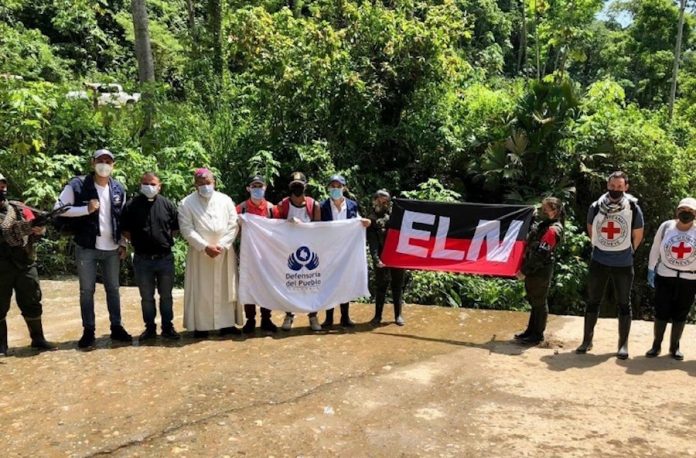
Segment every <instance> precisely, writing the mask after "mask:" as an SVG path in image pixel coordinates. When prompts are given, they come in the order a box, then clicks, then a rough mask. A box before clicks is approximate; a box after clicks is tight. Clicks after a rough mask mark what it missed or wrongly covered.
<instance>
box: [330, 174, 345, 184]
mask: <svg viewBox="0 0 696 458" xmlns="http://www.w3.org/2000/svg"><path fill="white" fill-rule="evenodd" d="M334 181H335V182H337V183H341V186H345V185H346V179H345V178H343V177H342V176H341V175H331V178H329V184H331V183H333V182H334Z"/></svg>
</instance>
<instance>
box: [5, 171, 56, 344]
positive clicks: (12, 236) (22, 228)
mask: <svg viewBox="0 0 696 458" xmlns="http://www.w3.org/2000/svg"><path fill="white" fill-rule="evenodd" d="M35 218H36V216H35V215H34V213H33V212H32V211H31V210H30V209H28V208H27V207H25V206H23V205H22V204H21V203H20V202H15V201H8V200H7V179H6V178H5V177H4V176H3V175H2V174H0V356H6V355H7V350H8V346H7V321H6V317H7V312H8V311H9V309H10V301H11V299H12V292H13V291H14V293H15V297H16V300H17V305H18V306H19V309H20V310H21V312H22V316H24V320H25V321H26V323H27V327H28V328H29V334H30V336H31V346H32V347H33V348H37V349H39V350H55V348H56V347H55V346H54V345H53V344H51V343H49V342H47V341H46V339H45V338H44V334H43V327H42V325H41V312H42V307H41V287H40V286H39V274H38V272H37V270H36V252H35V250H34V244H35V243H36V241H37V240H38V239H39V238H40V237H41V235H43V233H44V232H46V228H45V227H43V225H42V226H39V225H37V224H36V222H37V221H34V222H33V223H32V221H33V220H35ZM42 224H43V223H42Z"/></svg>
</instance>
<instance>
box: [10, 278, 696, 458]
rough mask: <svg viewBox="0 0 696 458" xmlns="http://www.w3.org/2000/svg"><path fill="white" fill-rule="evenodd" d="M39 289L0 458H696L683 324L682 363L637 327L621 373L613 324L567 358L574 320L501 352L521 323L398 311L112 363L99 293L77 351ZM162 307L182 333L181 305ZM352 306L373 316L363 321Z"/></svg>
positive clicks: (124, 352)
mask: <svg viewBox="0 0 696 458" xmlns="http://www.w3.org/2000/svg"><path fill="white" fill-rule="evenodd" d="M43 288H44V296H45V302H44V303H45V312H44V317H45V328H46V333H47V337H49V338H50V339H51V340H53V341H56V342H60V349H59V351H56V352H49V353H42V354H38V355H37V354H35V353H34V352H33V351H32V350H31V349H29V348H28V347H27V345H28V343H29V340H28V336H27V332H26V328H25V326H24V324H23V322H22V320H21V317H20V316H18V313H17V309H16V306H14V305H13V308H12V311H11V315H10V318H9V320H8V324H9V328H10V346H11V347H13V348H12V354H11V356H9V357H7V358H0V381H1V382H0V383H1V385H0V386H2V391H1V392H0V430H2V431H3V434H1V435H0V450H2V455H3V456H79V457H82V456H95V455H106V454H108V455H114V456H148V457H150V456H179V457H185V456H188V457H193V456H237V455H245V456H274V457H285V456H289V457H295V456H335V455H338V456H346V457H348V456H350V457H354V456H443V457H447V456H453V457H454V456H476V457H479V456H491V457H493V456H495V457H500V456H540V455H542V454H543V455H544V456H600V455H601V456H622V457H623V456H659V457H665V456H694V455H696V442H694V440H693V437H694V432H695V431H696V426H695V425H696V400H695V398H696V396H694V394H693V393H694V381H695V379H694V378H693V377H694V376H695V375H696V345H695V344H694V343H693V337H694V333H695V329H694V328H693V327H691V326H688V327H687V329H686V331H685V335H684V339H683V344H682V348H683V351H684V353H685V355H686V360H685V361H683V362H677V361H673V360H672V359H670V358H669V357H660V358H657V359H653V360H650V359H646V358H645V357H643V356H642V355H643V354H644V352H645V351H646V350H647V349H648V348H649V346H650V342H651V338H652V337H651V336H652V327H651V326H652V323H645V322H634V327H633V330H632V333H631V345H630V349H631V359H629V360H628V361H618V360H616V359H615V358H614V357H613V352H614V351H615V347H616V339H617V331H616V327H617V323H616V320H600V322H599V324H598V326H597V332H596V340H595V350H594V351H593V354H588V355H584V356H583V355H575V354H574V353H572V351H571V350H572V349H573V348H575V346H577V344H579V340H580V337H581V332H582V320H581V319H580V318H575V317H552V318H551V320H550V323H549V331H550V332H549V336H550V342H549V344H547V345H546V346H545V347H541V348H540V347H535V348H526V347H521V346H518V345H516V344H515V343H513V342H511V341H510V338H511V336H512V334H513V333H514V332H515V331H518V330H520V329H521V328H522V327H523V324H524V323H526V318H527V317H526V315H525V314H521V313H511V312H486V311H475V310H456V309H445V308H434V307H422V306H407V307H406V312H405V317H406V320H407V325H406V326H405V327H403V328H400V327H397V326H395V325H393V324H389V325H385V326H383V327H380V328H377V329H372V328H370V327H369V326H366V325H359V326H358V327H357V328H355V330H354V331H351V332H344V331H342V330H341V329H340V328H337V329H336V330H334V331H332V332H328V333H319V334H313V333H311V332H310V331H309V329H308V327H307V322H306V318H305V317H297V319H296V328H295V329H293V330H292V331H291V332H290V333H279V334H277V335H273V336H266V335H264V334H261V333H257V334H256V335H255V336H253V337H247V338H233V339H227V340H223V339H219V338H217V337H216V338H213V339H211V340H194V339H192V338H190V337H188V336H187V337H186V338H185V339H183V340H182V341H181V342H180V343H176V344H173V345H172V344H166V343H165V342H162V341H160V340H158V341H157V342H156V343H154V344H152V345H147V346H138V345H133V346H125V347H124V346H120V347H119V346H113V348H112V346H111V344H110V342H109V339H108V336H107V334H108V320H107V313H106V306H105V305H104V296H103V292H100V293H99V294H98V299H97V301H98V304H99V305H98V307H97V317H98V327H97V335H100V334H104V336H103V337H101V338H100V339H99V343H98V348H97V349H96V350H94V351H91V352H80V351H77V350H76V348H75V347H76V340H77V339H78V338H79V337H80V333H81V325H80V314H79V307H78V305H77V285H76V283H75V282H73V281H67V282H51V281H45V282H43ZM122 291H123V293H122V296H123V309H124V312H123V315H124V324H125V325H126V328H127V329H128V330H129V331H131V332H132V333H133V334H138V333H139V332H140V331H141V330H142V319H141V317H140V309H139V298H138V294H137V290H135V289H133V288H124V289H123V290H122ZM175 308H176V316H177V323H179V325H180V322H181V308H182V295H181V292H179V293H178V294H177V296H176V305H175ZM353 309H354V310H355V313H354V315H355V316H354V319H355V320H356V321H358V322H360V323H364V322H366V321H368V320H369V319H370V317H371V313H372V308H371V306H368V305H355V306H354V307H353ZM274 315H275V321H276V323H278V324H280V321H281V316H280V314H279V313H277V312H276V313H275V314H274ZM385 315H386V316H387V317H390V314H389V313H386V314H385Z"/></svg>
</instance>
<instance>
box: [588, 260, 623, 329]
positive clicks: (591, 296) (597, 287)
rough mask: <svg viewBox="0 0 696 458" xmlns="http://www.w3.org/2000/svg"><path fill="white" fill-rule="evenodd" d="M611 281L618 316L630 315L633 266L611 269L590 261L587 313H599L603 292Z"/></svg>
mask: <svg viewBox="0 0 696 458" xmlns="http://www.w3.org/2000/svg"><path fill="white" fill-rule="evenodd" d="M609 281H611V282H612V283H613V284H614V291H615V292H616V302H617V304H616V305H617V307H618V309H619V316H627V315H628V316H630V315H631V286H632V285H633V266H626V267H612V266H606V265H604V264H600V263H599V262H597V261H592V263H591V264H590V278H589V280H588V282H587V310H586V312H587V313H599V305H600V303H601V302H602V297H603V296H604V290H605V289H606V288H607V284H608V283H609Z"/></svg>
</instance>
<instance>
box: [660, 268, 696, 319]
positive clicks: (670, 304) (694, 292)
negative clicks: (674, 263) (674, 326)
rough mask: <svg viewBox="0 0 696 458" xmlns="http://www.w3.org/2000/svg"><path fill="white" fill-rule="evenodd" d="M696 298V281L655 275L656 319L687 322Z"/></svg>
mask: <svg viewBox="0 0 696 458" xmlns="http://www.w3.org/2000/svg"><path fill="white" fill-rule="evenodd" d="M695 296H696V280H685V279H683V278H676V277H662V276H660V275H655V318H656V319H658V320H661V321H669V320H672V322H673V323H677V322H680V321H686V318H687V317H688V316H689V312H690V311H691V306H692V305H693V303H694V297H695Z"/></svg>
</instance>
